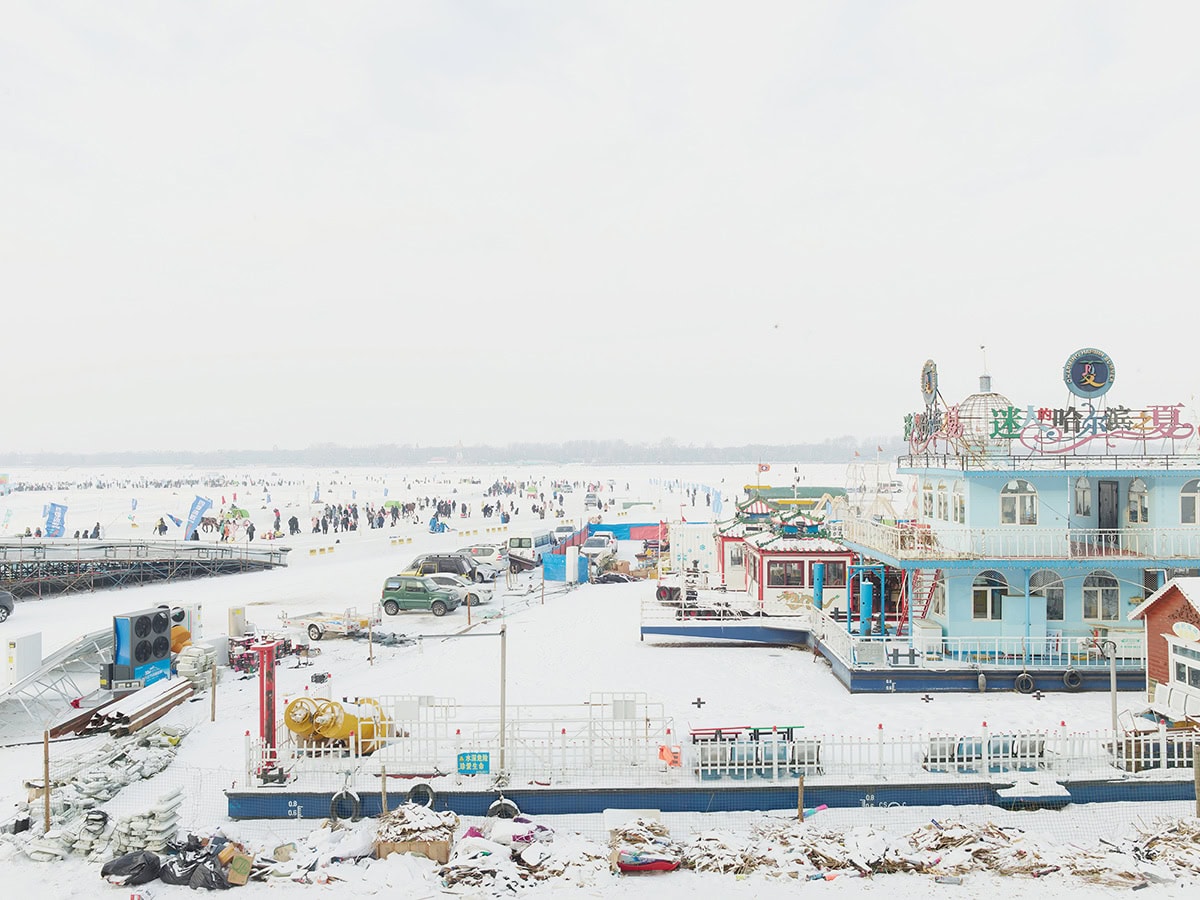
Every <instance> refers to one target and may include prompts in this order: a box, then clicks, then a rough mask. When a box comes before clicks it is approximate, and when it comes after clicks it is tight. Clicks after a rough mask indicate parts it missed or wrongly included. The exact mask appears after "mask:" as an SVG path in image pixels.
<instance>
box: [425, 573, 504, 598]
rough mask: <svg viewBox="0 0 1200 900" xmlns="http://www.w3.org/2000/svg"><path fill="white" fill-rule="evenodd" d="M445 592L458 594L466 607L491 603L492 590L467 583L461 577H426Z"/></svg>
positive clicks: (439, 574)
mask: <svg viewBox="0 0 1200 900" xmlns="http://www.w3.org/2000/svg"><path fill="white" fill-rule="evenodd" d="M425 577H426V578H431V579H433V580H434V581H436V582H437V583H438V584H439V585H441V586H442V587H444V588H445V589H446V590H453V591H457V592H458V599H459V600H460V601H461V602H462V603H463V604H465V605H466V606H479V605H480V604H483V603H491V602H492V589H491V588H490V587H486V586H484V585H482V584H475V583H473V582H470V581H467V580H466V579H465V578H463V577H462V576H461V575H451V574H450V573H449V572H439V573H438V574H436V575H426V576H425Z"/></svg>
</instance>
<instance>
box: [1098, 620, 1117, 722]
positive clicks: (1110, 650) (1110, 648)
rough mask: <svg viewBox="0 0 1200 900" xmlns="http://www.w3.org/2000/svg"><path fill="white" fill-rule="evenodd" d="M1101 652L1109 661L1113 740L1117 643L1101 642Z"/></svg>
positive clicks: (1115, 719)
mask: <svg viewBox="0 0 1200 900" xmlns="http://www.w3.org/2000/svg"><path fill="white" fill-rule="evenodd" d="M1100 652H1101V653H1102V654H1104V657H1105V659H1107V660H1108V693H1109V697H1110V698H1111V699H1112V730H1113V740H1114V741H1115V740H1116V739H1117V642H1116V641H1114V640H1113V639H1112V638H1105V639H1104V640H1102V641H1100Z"/></svg>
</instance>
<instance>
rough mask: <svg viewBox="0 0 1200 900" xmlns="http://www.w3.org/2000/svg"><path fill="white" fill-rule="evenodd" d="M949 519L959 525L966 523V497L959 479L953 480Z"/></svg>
mask: <svg viewBox="0 0 1200 900" xmlns="http://www.w3.org/2000/svg"><path fill="white" fill-rule="evenodd" d="M950 519H951V521H954V522H957V523H958V524H959V525H965V524H966V523H967V497H966V495H965V494H964V493H963V483H962V482H961V481H956V482H954V493H953V494H952V495H951V497H950Z"/></svg>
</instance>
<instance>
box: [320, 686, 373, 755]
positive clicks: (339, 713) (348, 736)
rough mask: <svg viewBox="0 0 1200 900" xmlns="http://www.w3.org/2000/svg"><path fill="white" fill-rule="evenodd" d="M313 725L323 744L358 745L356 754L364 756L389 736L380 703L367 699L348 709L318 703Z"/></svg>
mask: <svg viewBox="0 0 1200 900" xmlns="http://www.w3.org/2000/svg"><path fill="white" fill-rule="evenodd" d="M312 722H313V730H314V731H315V732H316V733H317V735H319V736H320V737H323V738H325V739H326V740H330V741H345V742H346V743H347V744H353V742H354V741H356V740H357V741H361V743H360V746H359V752H360V753H364V754H365V753H374V752H375V751H376V750H377V749H378V748H379V747H380V746H382V745H383V743H384V742H383V740H382V739H383V738H386V737H388V736H390V733H391V723H390V722H389V721H388V720H387V718H386V717H385V716H384V714H383V710H382V709H381V708H380V706H379V703H378V702H377V701H375V700H373V699H371V698H370V697H364V698H362V699H360V700H359V701H358V704H357V705H356V706H351V707H349V709H347V707H346V706H343V705H342V704H340V703H336V702H334V701H332V700H324V701H321V703H320V705H319V706H318V708H317V711H316V714H315V715H314V716H313V717H312Z"/></svg>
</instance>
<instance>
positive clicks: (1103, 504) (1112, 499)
mask: <svg viewBox="0 0 1200 900" xmlns="http://www.w3.org/2000/svg"><path fill="white" fill-rule="evenodd" d="M1097 488H1098V494H1097V498H1096V499H1097V510H1096V511H1097V513H1098V519H1099V521H1098V523H1097V524H1098V525H1099V526H1100V541H1101V546H1103V547H1104V548H1106V549H1108V550H1116V549H1117V547H1118V546H1119V545H1120V541H1119V539H1118V537H1117V517H1118V515H1119V514H1120V513H1119V508H1118V505H1117V482H1115V481H1101V482H1100V483H1099V484H1098V485H1097Z"/></svg>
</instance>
